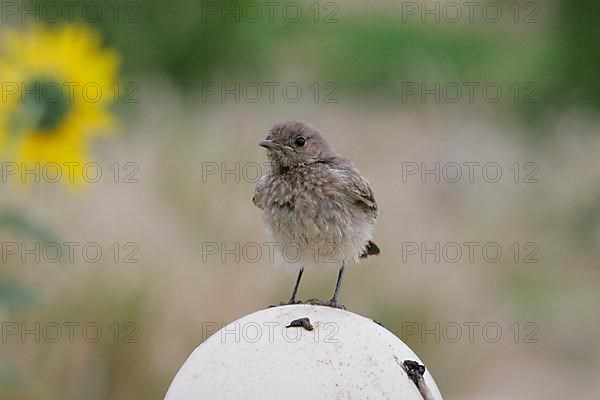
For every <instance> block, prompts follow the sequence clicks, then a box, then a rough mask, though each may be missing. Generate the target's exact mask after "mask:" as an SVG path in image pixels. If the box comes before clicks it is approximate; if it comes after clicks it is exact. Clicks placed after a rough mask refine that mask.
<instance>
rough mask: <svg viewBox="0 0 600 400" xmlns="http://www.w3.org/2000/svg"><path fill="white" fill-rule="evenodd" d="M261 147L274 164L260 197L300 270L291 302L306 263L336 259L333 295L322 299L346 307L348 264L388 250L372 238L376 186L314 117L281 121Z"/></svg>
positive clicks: (288, 258) (281, 254)
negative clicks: (341, 298) (342, 301)
mask: <svg viewBox="0 0 600 400" xmlns="http://www.w3.org/2000/svg"><path fill="white" fill-rule="evenodd" d="M259 145H260V146H262V147H264V148H266V149H267V151H268V152H267V156H268V159H269V161H270V169H269V171H268V172H267V173H266V174H265V175H264V176H263V177H262V178H261V179H260V180H259V182H258V184H257V185H256V188H255V190H254V197H253V198H252V201H253V202H254V204H255V205H256V206H257V207H259V208H261V209H262V211H263V219H264V222H265V226H266V229H267V234H268V235H269V236H270V237H271V238H272V239H273V240H274V241H275V242H276V243H277V244H278V246H276V248H275V255H276V256H277V258H278V259H279V261H281V260H283V261H284V263H285V264H288V265H292V266H294V267H295V268H298V269H299V272H298V278H297V279H296V284H295V285H294V289H293V291H292V296H291V298H290V300H289V302H288V304H294V303H296V294H297V292H298V286H299V285H300V280H301V278H302V274H303V272H304V268H306V267H310V266H314V265H322V264H325V263H335V264H336V265H337V266H339V273H338V279H337V283H336V286H335V291H334V293H333V297H332V298H331V300H329V301H328V302H320V304H326V305H330V306H334V307H338V303H337V301H338V295H339V291H340V285H341V282H342V277H343V275H344V268H345V267H346V265H348V264H350V263H358V262H359V260H360V259H361V258H365V257H367V256H369V255H376V254H379V252H380V250H379V247H377V245H376V244H375V243H374V242H373V241H372V240H371V239H372V237H373V230H374V227H375V222H376V219H377V203H376V202H375V198H374V197H373V191H372V190H371V186H370V185H369V182H368V181H367V180H366V179H365V178H363V177H362V176H361V175H360V173H359V172H358V170H357V169H356V168H355V167H354V165H353V164H352V162H350V161H349V160H347V159H345V158H343V157H341V156H340V155H338V154H337V153H336V152H335V151H334V150H333V149H332V148H331V146H330V145H329V143H327V141H326V140H325V139H324V138H323V136H322V135H321V133H320V132H319V130H318V129H317V128H315V127H314V126H312V125H310V124H308V123H305V122H302V121H290V122H283V123H279V124H276V125H275V126H273V128H272V129H271V130H270V131H269V133H268V135H267V137H266V139H265V140H262V141H261V142H260V143H259ZM313 302H314V301H313Z"/></svg>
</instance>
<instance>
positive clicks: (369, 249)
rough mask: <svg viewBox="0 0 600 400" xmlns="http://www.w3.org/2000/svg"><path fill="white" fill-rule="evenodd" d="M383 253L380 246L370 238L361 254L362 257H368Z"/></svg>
mask: <svg viewBox="0 0 600 400" xmlns="http://www.w3.org/2000/svg"><path fill="white" fill-rule="evenodd" d="M379 253H381V250H380V249H379V246H377V245H376V244H375V242H373V241H372V240H369V242H368V243H367V245H366V246H365V251H364V253H362V254H361V255H360V258H367V257H368V256H376V255H377V254H379Z"/></svg>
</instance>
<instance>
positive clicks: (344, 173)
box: [327, 157, 377, 211]
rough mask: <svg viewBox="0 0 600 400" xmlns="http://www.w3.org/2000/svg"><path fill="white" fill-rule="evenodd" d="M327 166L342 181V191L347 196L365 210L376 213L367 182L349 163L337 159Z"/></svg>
mask: <svg viewBox="0 0 600 400" xmlns="http://www.w3.org/2000/svg"><path fill="white" fill-rule="evenodd" d="M327 165H328V166H329V168H331V169H332V171H333V172H334V173H335V174H336V175H337V176H338V177H339V178H340V179H341V180H342V182H343V183H344V185H343V187H344V191H345V193H346V194H347V195H348V196H350V197H351V198H352V199H353V200H355V201H356V202H357V203H359V204H362V205H364V206H365V207H366V208H369V209H371V210H373V211H377V202H376V201H375V196H374V195H373V190H372V189H371V185H370V184H369V181H367V180H366V179H365V178H363V177H362V175H361V174H360V172H359V171H358V169H356V167H355V166H354V164H352V162H351V161H349V160H346V159H343V158H341V157H339V158H336V160H335V162H328V163H327Z"/></svg>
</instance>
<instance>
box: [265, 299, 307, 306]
mask: <svg viewBox="0 0 600 400" xmlns="http://www.w3.org/2000/svg"><path fill="white" fill-rule="evenodd" d="M294 304H304V303H302V301H300V300H288V301H280V302H279V304H277V305H275V304H271V305H270V306H269V307H268V308H273V307H281V306H291V305H294Z"/></svg>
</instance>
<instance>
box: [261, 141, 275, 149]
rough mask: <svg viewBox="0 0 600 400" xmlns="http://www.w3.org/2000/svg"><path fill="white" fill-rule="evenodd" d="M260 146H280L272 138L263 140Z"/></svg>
mask: <svg viewBox="0 0 600 400" xmlns="http://www.w3.org/2000/svg"><path fill="white" fill-rule="evenodd" d="M258 145H259V146H261V147H264V148H265V149H274V148H276V147H279V144H278V143H276V142H274V141H272V140H270V139H266V140H261V141H260V142H259V143H258Z"/></svg>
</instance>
